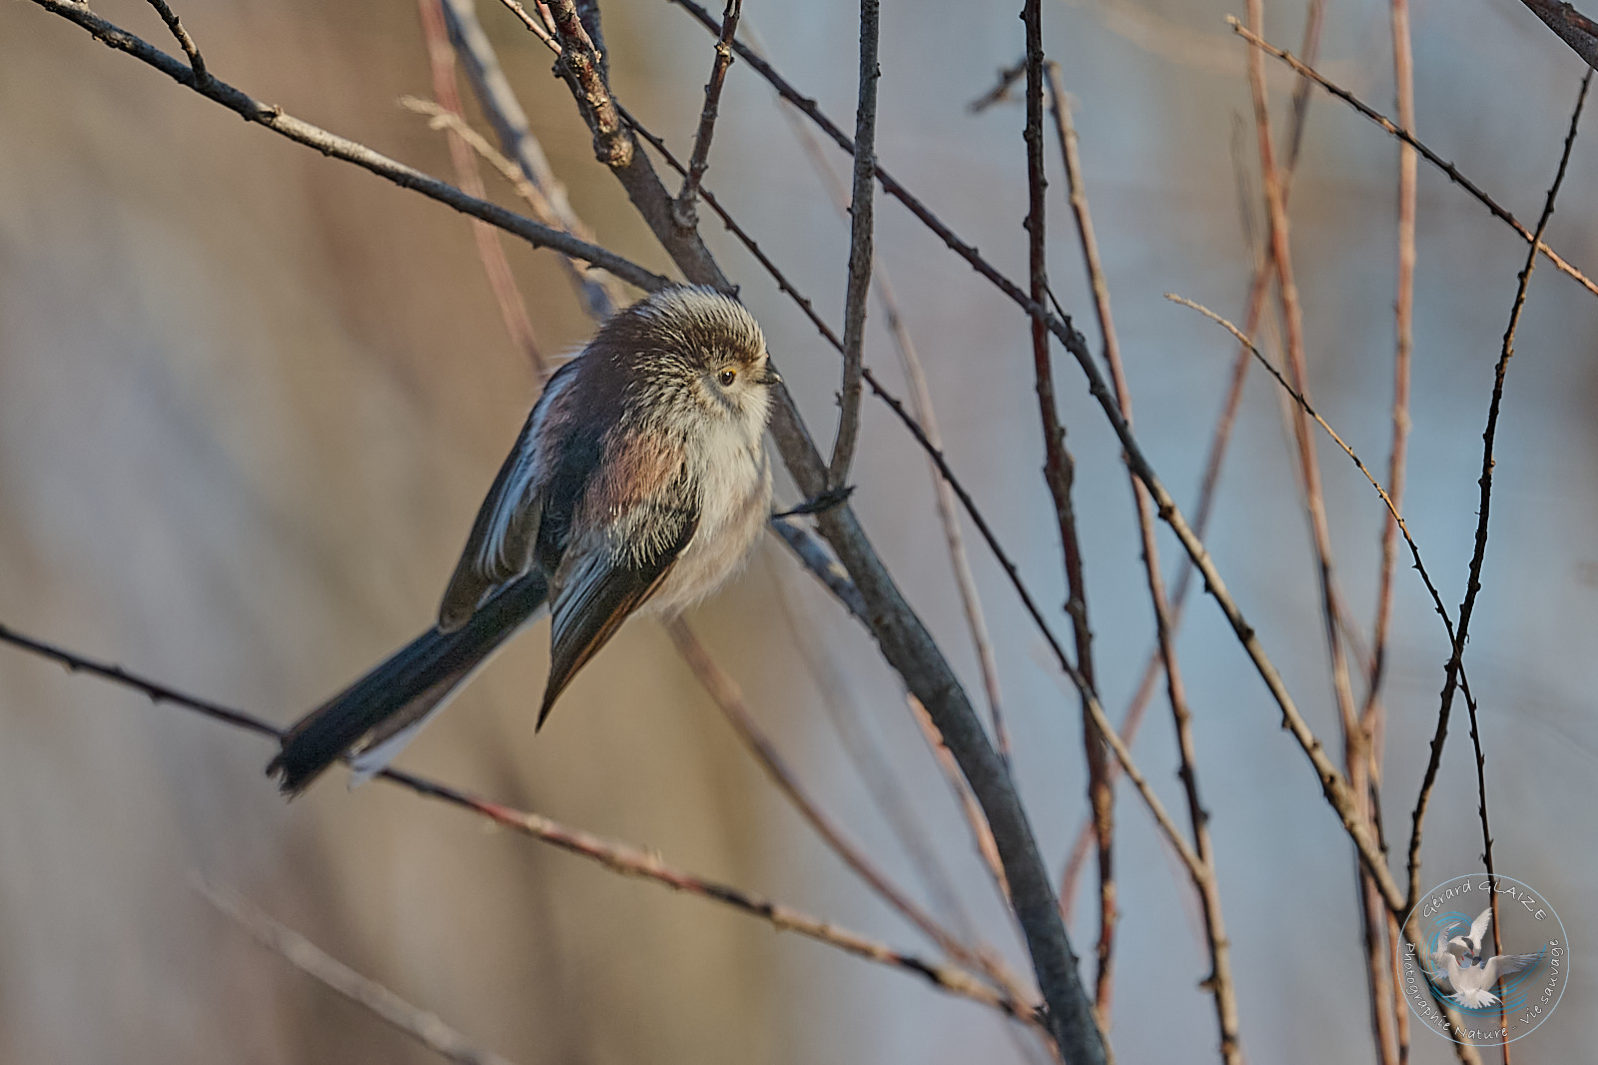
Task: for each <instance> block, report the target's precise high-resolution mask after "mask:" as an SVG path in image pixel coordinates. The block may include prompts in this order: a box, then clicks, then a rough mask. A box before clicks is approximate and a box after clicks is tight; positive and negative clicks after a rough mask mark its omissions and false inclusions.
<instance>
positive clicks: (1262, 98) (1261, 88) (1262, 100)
mask: <svg viewBox="0 0 1598 1065" xmlns="http://www.w3.org/2000/svg"><path fill="white" fill-rule="evenodd" d="M1247 6H1248V16H1249V22H1250V25H1251V27H1252V28H1253V30H1254V31H1255V33H1257V34H1262V33H1263V32H1264V3H1263V0H1248V5H1247ZM1248 81H1249V89H1250V95H1251V96H1252V97H1253V103H1254V126H1255V130H1256V134H1257V137H1258V141H1259V158H1260V183H1261V186H1262V189H1263V192H1264V201H1265V217H1266V223H1267V225H1266V237H1267V242H1268V245H1269V247H1270V249H1271V256H1270V257H1271V261H1272V263H1273V265H1274V269H1275V273H1276V278H1277V294H1278V298H1279V303H1280V313H1281V319H1282V322H1283V323H1284V326H1285V331H1286V334H1287V345H1286V350H1287V365H1288V370H1289V373H1290V374H1291V376H1292V380H1293V383H1294V385H1296V386H1297V388H1298V390H1299V392H1300V393H1301V394H1303V396H1304V399H1305V405H1307V403H1308V394H1309V388H1310V386H1309V365H1308V357H1307V354H1306V350H1305V349H1306V342H1305V336H1304V317H1303V309H1302V307H1301V305H1300V303H1299V297H1298V284H1297V280H1296V273H1295V270H1294V266H1293V255H1292V244H1291V236H1290V229H1289V226H1290V222H1289V218H1288V213H1287V202H1286V198H1285V197H1284V196H1283V195H1282V188H1281V182H1280V177H1279V172H1278V168H1277V163H1276V149H1275V146H1274V144H1273V138H1272V136H1271V127H1270V117H1269V115H1270V112H1269V107H1268V103H1267V99H1266V85H1265V56H1264V54H1263V53H1262V52H1260V51H1259V50H1258V49H1251V50H1250V51H1249V53H1248ZM1288 420H1289V424H1290V426H1291V428H1292V431H1293V438H1294V441H1295V443H1296V445H1297V452H1298V460H1299V462H1298V466H1299V484H1300V487H1301V489H1302V491H1303V499H1304V506H1305V510H1306V512H1307V514H1308V517H1309V525H1310V533H1311V544H1312V547H1313V550H1314V555H1315V572H1316V576H1317V582H1316V584H1317V588H1318V590H1319V593H1320V601H1321V613H1322V618H1323V625H1324V636H1325V640H1326V653H1327V658H1328V663H1329V665H1330V672H1331V680H1332V692H1333V696H1334V699H1335V703H1336V706H1337V711H1338V722H1339V726H1340V729H1341V732H1342V736H1343V764H1344V769H1345V771H1346V772H1347V774H1348V781H1349V790H1350V791H1351V793H1352V795H1353V798H1354V803H1355V812H1356V815H1357V816H1361V817H1363V818H1364V820H1365V821H1366V823H1367V824H1368V825H1369V826H1370V828H1371V830H1372V831H1373V832H1374V831H1375V824H1374V822H1372V820H1371V804H1370V774H1369V770H1368V767H1369V761H1370V753H1369V741H1368V737H1367V735H1366V733H1365V731H1364V728H1363V719H1362V718H1361V715H1360V712H1359V710H1358V708H1357V706H1356V703H1355V697H1354V686H1353V680H1352V675H1351V671H1350V667H1349V662H1348V655H1347V651H1346V649H1345V647H1344V641H1343V636H1342V630H1341V625H1340V614H1341V613H1342V612H1341V610H1340V598H1339V596H1338V595H1337V592H1336V581H1335V577H1334V575H1333V574H1334V563H1333V558H1332V537H1331V525H1330V522H1329V520H1328V518H1327V514H1326V496H1325V489H1324V487H1323V485H1322V482H1321V470H1320V459H1319V456H1318V454H1317V452H1316V449H1315V439H1314V435H1313V433H1312V431H1311V429H1310V427H1309V421H1308V419H1307V418H1306V417H1305V414H1304V411H1303V409H1302V407H1300V406H1292V407H1290V408H1289V418H1288ZM1354 878H1355V889H1356V893H1357V897H1358V901H1359V906H1360V916H1361V927H1362V929H1363V931H1364V944H1365V948H1366V960H1367V966H1366V982H1367V992H1368V996H1369V1000H1370V1006H1371V1019H1372V1025H1373V1033H1374V1039H1375V1042H1376V1048H1377V1053H1378V1056H1379V1058H1380V1060H1381V1061H1382V1062H1383V1065H1393V1063H1392V1061H1391V1060H1390V1058H1389V1056H1388V1055H1389V1044H1390V1042H1391V1040H1390V1033H1389V1031H1388V1029H1389V1027H1390V1025H1389V1023H1388V1017H1387V1013H1386V1006H1387V1001H1388V996H1387V994H1386V993H1385V992H1384V991H1383V990H1382V986H1381V980H1382V976H1383V972H1384V959H1383V957H1382V951H1381V949H1380V931H1379V929H1380V925H1378V924H1377V922H1378V921H1382V923H1383V924H1385V921H1384V920H1383V918H1382V916H1381V915H1382V914H1383V913H1385V908H1384V907H1381V905H1380V899H1379V898H1377V899H1376V900H1375V901H1376V908H1372V906H1371V905H1370V903H1371V901H1372V894H1373V890H1374V889H1372V888H1371V886H1370V881H1369V874H1368V873H1366V872H1364V871H1363V870H1361V869H1359V868H1357V867H1356V868H1355V870H1354Z"/></svg>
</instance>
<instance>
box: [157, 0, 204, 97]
mask: <svg viewBox="0 0 1598 1065" xmlns="http://www.w3.org/2000/svg"><path fill="white" fill-rule="evenodd" d="M150 6H151V7H153V8H155V10H156V12H157V13H158V14H160V16H161V21H162V22H165V23H166V28H167V29H169V30H171V31H172V37H173V39H174V40H176V41H177V42H178V47H179V48H181V49H183V54H184V55H185V56H187V57H188V60H189V69H190V70H192V71H193V72H194V83H195V84H196V85H204V84H205V83H206V82H207V81H209V80H210V79H211V76H210V75H209V74H207V73H206V72H205V58H204V57H203V56H201V55H200V48H199V46H198V45H196V44H195V43H194V38H193V37H190V36H189V31H188V30H186V29H184V28H183V23H182V22H180V21H179V20H178V15H177V12H176V11H173V10H172V5H171V4H169V3H167V0H150Z"/></svg>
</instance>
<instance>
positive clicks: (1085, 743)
mask: <svg viewBox="0 0 1598 1065" xmlns="http://www.w3.org/2000/svg"><path fill="white" fill-rule="evenodd" d="M1021 22H1022V24H1023V25H1024V26H1025V27H1026V125H1025V126H1024V127H1023V130H1022V140H1023V141H1024V143H1025V145H1026V168H1027V215H1026V221H1025V223H1024V225H1025V227H1026V232H1027V284H1028V294H1029V295H1030V296H1031V299H1032V303H1033V307H1034V309H1033V311H1032V321H1031V323H1030V328H1031V334H1032V375H1033V381H1034V386H1035V390H1036V392H1037V396H1038V416H1039V420H1040V422H1041V423H1042V429H1043V480H1044V483H1045V484H1046V485H1047V486H1048V489H1049V497H1050V500H1051V501H1052V502H1053V504H1054V515H1055V522H1056V525H1057V526H1058V528H1059V534H1060V549H1061V554H1062V555H1063V557H1064V563H1065V578H1066V602H1065V612H1066V614H1067V616H1069V617H1070V619H1071V634H1072V636H1073V639H1074V643H1075V649H1076V668H1077V670H1078V671H1079V672H1080V673H1081V683H1080V684H1079V685H1078V687H1080V688H1081V689H1082V693H1081V694H1082V749H1083V756H1084V760H1085V762H1086V763H1087V781H1088V786H1087V792H1088V802H1089V805H1090V807H1091V809H1092V811H1093V832H1094V839H1095V841H1096V842H1097V844H1098V866H1099V935H1098V942H1097V944H1096V945H1095V951H1094V953H1095V955H1096V957H1095V961H1096V963H1097V972H1096V973H1095V979H1094V1003H1095V1006H1096V1008H1097V1009H1098V1014H1099V1019H1100V1023H1106V1024H1107V1023H1108V1019H1109V1016H1110V998H1111V990H1112V987H1113V984H1112V982H1111V976H1112V971H1113V961H1114V951H1115V917H1116V902H1115V857H1114V855H1115V852H1114V839H1115V792H1114V790H1113V789H1112V788H1111V787H1110V777H1109V760H1108V758H1107V756H1106V754H1105V750H1104V744H1105V737H1104V736H1102V735H1100V734H1099V728H1098V725H1097V724H1096V723H1095V719H1094V717H1093V715H1092V714H1090V713H1089V712H1088V706H1087V704H1088V702H1089V701H1096V700H1097V698H1098V680H1097V678H1096V677H1095V675H1094V672H1095V671H1094V668H1093V629H1092V626H1091V624H1090V623H1089V620H1088V600H1087V579H1086V576H1085V575H1084V573H1083V569H1084V567H1083V563H1082V541H1081V538H1080V536H1079V535H1078V533H1077V523H1076V506H1075V504H1074V502H1073V500H1072V498H1071V489H1072V485H1073V482H1074V481H1075V480H1076V461H1075V459H1073V458H1072V456H1071V452H1070V450H1069V449H1068V448H1067V447H1066V445H1065V426H1064V424H1063V423H1062V422H1061V421H1060V407H1059V401H1058V399H1057V398H1056V396H1055V390H1054V362H1053V354H1052V352H1051V351H1050V343H1049V327H1048V321H1047V312H1046V311H1045V310H1044V309H1043V308H1044V300H1045V298H1046V296H1047V295H1048V293H1049V276H1048V256H1047V251H1046V248H1045V243H1046V239H1047V218H1046V216H1047V210H1046V201H1045V199H1044V190H1045V188H1046V187H1047V185H1048V181H1047V178H1046V177H1045V176H1044V172H1043V4H1042V0H1026V3H1025V4H1024V5H1023V6H1022V9H1021ZM1072 679H1073V681H1075V680H1076V678H1075V677H1073V678H1072Z"/></svg>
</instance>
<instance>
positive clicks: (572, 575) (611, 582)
mask: <svg viewBox="0 0 1598 1065" xmlns="http://www.w3.org/2000/svg"><path fill="white" fill-rule="evenodd" d="M671 496H672V498H671V499H669V501H661V502H651V503H640V504H637V505H636V507H635V508H634V512H633V513H632V514H631V515H629V518H630V520H629V521H628V522H627V523H626V525H625V527H624V529H622V530H618V529H616V528H611V529H608V530H605V531H604V532H598V533H595V534H593V535H591V536H589V537H586V538H584V540H582V541H579V542H577V543H574V544H573V545H572V547H573V549H570V550H568V552H567V556H566V561H565V563H564V564H563V565H562V566H561V572H560V574H559V575H558V576H557V577H556V580H555V586H556V587H555V592H554V595H553V597H552V598H551V600H550V617H551V619H552V625H551V629H550V655H549V685H548V687H546V688H545V689H544V702H543V705H542V706H541V707H539V710H538V725H539V727H542V726H543V724H544V719H545V718H546V717H548V716H549V711H550V708H551V707H553V706H554V705H555V700H556V699H557V698H559V696H560V693H561V692H563V691H565V690H566V685H567V684H569V683H570V682H571V679H572V677H573V676H575V675H576V673H577V671H578V670H579V669H581V668H583V666H584V665H585V664H586V663H587V662H588V660H589V659H590V658H592V657H594V655H595V653H596V652H598V650H599V649H600V648H601V647H603V646H605V643H606V642H607V641H608V640H609V639H610V638H611V637H612V636H614V635H615V634H616V630H617V629H619V628H621V623H622V622H623V621H625V620H627V615H629V614H631V613H632V612H633V611H635V610H637V609H638V608H639V607H640V606H642V605H643V604H644V603H645V601H647V600H648V599H649V597H650V596H651V595H653V594H654V593H655V590H656V589H657V588H659V587H660V584H661V582H662V581H663V580H665V579H666V574H667V573H669V572H670V570H671V567H672V564H673V563H674V562H676V560H677V556H678V555H679V554H681V553H682V549H683V548H684V547H686V546H687V545H688V541H689V540H691V539H693V535H694V530H695V528H697V526H698V524H699V511H698V508H697V506H695V505H694V504H693V503H692V502H691V499H690V497H689V495H688V493H687V491H686V478H683V479H682V480H681V481H680V482H679V489H678V490H677V491H674V492H673V493H671ZM640 525H643V526H646V527H647V528H648V529H649V531H650V535H648V536H643V537H638V536H635V535H628V533H632V532H635V531H636V530H637V529H638V528H639V526H640ZM640 544H642V545H643V546H642V548H641V549H639V550H628V549H627V548H628V547H629V546H631V547H637V546H638V545H640ZM613 545H616V546H614V547H613Z"/></svg>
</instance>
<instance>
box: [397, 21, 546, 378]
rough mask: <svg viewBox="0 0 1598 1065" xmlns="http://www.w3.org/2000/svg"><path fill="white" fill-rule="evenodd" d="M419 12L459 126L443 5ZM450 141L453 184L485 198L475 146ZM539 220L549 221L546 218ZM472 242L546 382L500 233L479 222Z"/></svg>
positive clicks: (452, 135)
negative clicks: (453, 174) (453, 169)
mask: <svg viewBox="0 0 1598 1065" xmlns="http://www.w3.org/2000/svg"><path fill="white" fill-rule="evenodd" d="M416 7H417V13H418V14H419V15H420V16H421V22H422V39H423V41H424V42H425V43H426V45H427V63H428V69H429V72H430V74H431V75H432V80H433V96H434V98H435V99H437V101H438V103H439V105H440V106H441V107H442V108H443V110H444V111H445V112H446V113H448V114H450V115H452V116H453V117H454V118H455V119H456V120H457V121H458V122H459V123H460V124H461V125H465V121H466V120H465V118H464V117H462V115H461V100H460V92H459V91H458V90H457V88H456V85H455V52H454V50H453V49H452V48H451V47H450V43H449V31H448V29H447V28H446V27H445V16H444V6H443V0H417V3H416ZM446 129H447V131H448V140H449V155H450V162H451V164H452V165H453V166H454V168H455V181H456V184H458V185H459V186H460V187H461V188H462V189H464V190H465V191H466V193H467V195H470V196H474V197H476V198H477V199H483V197H484V190H483V178H482V175H481V174H479V173H478V171H477V157H476V154H475V153H474V152H473V150H472V147H471V145H469V144H468V143H467V142H466V139H465V138H464V137H463V136H462V135H461V134H460V133H459V132H458V130H456V129H453V128H449V127H446ZM541 221H545V222H548V221H549V220H548V219H547V218H545V219H541ZM471 226H472V239H473V240H474V241H475V243H476V245H477V258H478V260H479V261H481V262H482V264H483V273H484V274H486V275H487V277H488V287H489V290H490V291H491V292H492V293H493V294H494V303H495V305H496V306H497V307H498V308H499V316H500V320H501V321H502V322H503V323H504V325H505V332H506V333H508V334H510V339H511V343H512V344H514V345H516V347H517V348H519V349H520V350H521V351H522V352H523V353H524V354H525V355H526V356H527V359H528V361H529V362H531V363H532V364H533V368H534V369H536V370H537V371H538V373H539V376H540V377H547V376H548V374H549V369H550V368H549V366H548V365H547V364H546V363H545V361H544V353H543V351H542V350H541V349H540V347H539V344H538V336H537V334H536V333H535V331H534V330H533V322H532V319H531V318H530V317H529V316H528V314H527V307H526V305H525V304H524V303H523V302H522V298H521V293H520V292H518V291H517V288H516V276H515V275H514V274H513V273H511V268H510V260H509V259H507V258H506V257H505V247H504V245H503V244H501V243H500V231H499V230H498V229H496V228H495V227H493V226H491V225H489V224H488V223H487V222H484V221H483V220H481V219H478V218H474V219H472V221H471Z"/></svg>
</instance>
